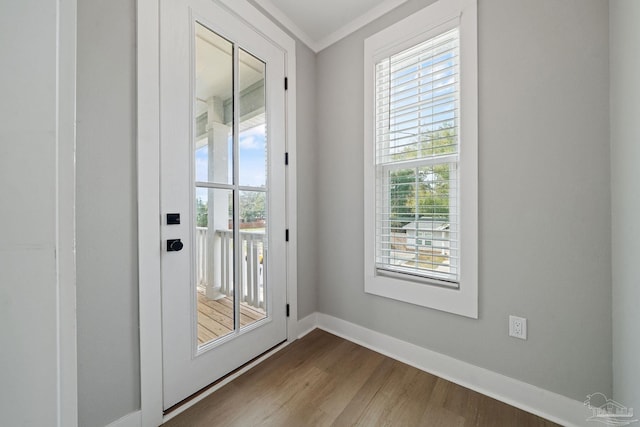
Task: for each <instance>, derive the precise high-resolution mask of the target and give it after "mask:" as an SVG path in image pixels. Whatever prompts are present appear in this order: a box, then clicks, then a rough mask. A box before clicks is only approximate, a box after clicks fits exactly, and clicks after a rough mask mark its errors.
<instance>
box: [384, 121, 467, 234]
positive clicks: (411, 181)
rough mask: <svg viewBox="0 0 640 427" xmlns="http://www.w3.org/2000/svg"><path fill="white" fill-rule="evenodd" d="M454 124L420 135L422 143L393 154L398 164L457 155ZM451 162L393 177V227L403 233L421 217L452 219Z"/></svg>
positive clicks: (391, 223) (391, 217) (404, 171)
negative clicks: (418, 159) (450, 215)
mask: <svg viewBox="0 0 640 427" xmlns="http://www.w3.org/2000/svg"><path fill="white" fill-rule="evenodd" d="M454 129H455V128H454V127H453V125H452V124H444V125H442V126H441V128H440V129H438V130H437V131H434V132H431V133H426V134H423V135H420V136H419V138H418V141H416V142H414V143H413V144H408V145H406V146H405V147H404V148H403V149H402V151H400V152H399V153H395V154H394V155H393V160H394V161H403V160H412V159H416V158H419V157H423V156H437V155H445V154H452V153H455V152H456V149H457V147H456V138H455V134H454ZM449 176H450V168H449V164H448V163H442V164H436V165H433V166H418V167H411V168H406V169H398V170H394V171H392V172H390V174H389V204H390V207H391V216H390V218H389V219H390V227H391V231H392V232H402V230H401V229H402V227H403V226H405V225H406V224H408V223H410V222H412V221H416V220H418V219H420V218H431V219H439V220H444V221H447V220H448V219H449V190H450V188H449Z"/></svg>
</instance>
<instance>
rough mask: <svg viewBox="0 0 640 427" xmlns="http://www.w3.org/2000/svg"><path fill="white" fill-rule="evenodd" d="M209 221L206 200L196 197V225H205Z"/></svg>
mask: <svg viewBox="0 0 640 427" xmlns="http://www.w3.org/2000/svg"><path fill="white" fill-rule="evenodd" d="M208 222H209V213H208V208H207V202H205V201H204V200H202V199H201V198H199V197H198V199H197V200H196V224H197V226H198V227H207V226H208Z"/></svg>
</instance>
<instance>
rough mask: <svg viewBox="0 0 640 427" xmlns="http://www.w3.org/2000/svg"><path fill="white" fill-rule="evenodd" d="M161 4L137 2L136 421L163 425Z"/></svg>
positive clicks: (150, 424)
mask: <svg viewBox="0 0 640 427" xmlns="http://www.w3.org/2000/svg"><path fill="white" fill-rule="evenodd" d="M158 1H159V0H138V3H137V13H136V16H137V30H138V32H137V46H138V49H137V55H138V57H137V63H138V68H137V89H138V93H137V105H138V134H137V139H138V143H137V161H138V164H137V171H138V271H139V273H138V282H139V285H138V286H139V307H140V308H139V309H140V313H139V316H140V317H139V319H140V320H139V321H140V408H141V409H140V418H141V420H140V422H141V425H142V426H150V427H151V426H157V425H160V424H162V412H163V404H162V311H161V307H162V304H161V289H160V250H161V248H160V121H159V120H160V93H159V91H160V76H159V74H158V73H159V66H160V49H159V47H160V39H159V36H160V33H159V30H160V27H159V13H160V10H159V3H158Z"/></svg>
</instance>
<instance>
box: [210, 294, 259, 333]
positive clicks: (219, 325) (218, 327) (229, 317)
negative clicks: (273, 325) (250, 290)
mask: <svg viewBox="0 0 640 427" xmlns="http://www.w3.org/2000/svg"><path fill="white" fill-rule="evenodd" d="M264 318H265V313H264V311H262V310H260V309H256V308H254V307H251V306H249V305H248V304H245V303H240V326H241V327H242V326H246V325H249V324H251V323H253V322H255V321H258V320H261V319H264ZM232 331H233V300H232V299H231V297H228V296H227V297H224V298H221V299H219V300H210V299H208V298H207V297H205V296H204V295H203V294H201V293H200V292H198V342H199V343H200V344H203V343H206V342H209V341H211V340H214V339H216V338H219V337H222V336H225V335H227V334H228V333H230V332H232Z"/></svg>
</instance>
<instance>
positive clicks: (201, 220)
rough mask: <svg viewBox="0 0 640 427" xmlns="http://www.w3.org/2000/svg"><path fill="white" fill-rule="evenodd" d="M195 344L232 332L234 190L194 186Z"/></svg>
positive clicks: (233, 316) (233, 318)
mask: <svg viewBox="0 0 640 427" xmlns="http://www.w3.org/2000/svg"><path fill="white" fill-rule="evenodd" d="M195 223H196V233H195V246H196V248H195V249H196V251H195V254H196V274H195V277H196V284H197V292H198V295H197V301H198V302H197V304H198V344H199V345H203V344H206V343H207V342H209V341H212V340H215V339H218V338H220V337H223V336H225V335H228V334H230V333H232V332H233V331H234V325H235V310H234V308H233V307H234V302H233V291H234V280H233V278H234V245H233V191H232V190H223V189H214V188H196V219H195Z"/></svg>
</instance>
